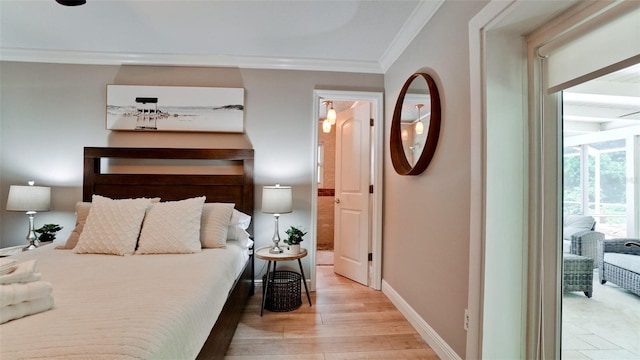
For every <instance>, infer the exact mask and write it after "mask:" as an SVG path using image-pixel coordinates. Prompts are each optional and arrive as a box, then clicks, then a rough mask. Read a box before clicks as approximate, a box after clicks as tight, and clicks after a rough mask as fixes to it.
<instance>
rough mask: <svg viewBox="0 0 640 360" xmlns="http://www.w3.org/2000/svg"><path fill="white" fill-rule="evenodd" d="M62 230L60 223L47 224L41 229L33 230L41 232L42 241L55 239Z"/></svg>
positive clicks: (39, 238)
mask: <svg viewBox="0 0 640 360" xmlns="http://www.w3.org/2000/svg"><path fill="white" fill-rule="evenodd" d="M60 230H62V226H60V225H58V224H45V225H43V226H42V227H41V228H40V229H36V230H33V231H35V232H37V233H38V234H40V236H38V240H40V241H53V240H55V239H56V233H57V232H58V231H60Z"/></svg>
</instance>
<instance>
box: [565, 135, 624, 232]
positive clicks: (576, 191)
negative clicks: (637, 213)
mask: <svg viewBox="0 0 640 360" xmlns="http://www.w3.org/2000/svg"><path fill="white" fill-rule="evenodd" d="M626 152H627V147H626V140H625V139H615V140H609V141H601V142H592V143H587V144H581V145H576V146H569V147H565V149H564V213H565V214H585V215H591V216H593V217H594V218H595V219H596V222H597V224H596V230H597V231H600V232H602V233H604V234H605V235H606V236H607V237H611V238H614V237H627V235H628V234H627V230H628V229H627V218H628V216H629V215H630V214H631V213H630V212H629V208H630V206H629V204H627V199H628V197H627V181H626V178H627V177H626V174H627V166H630V164H627V153H626ZM629 235H630V234H629Z"/></svg>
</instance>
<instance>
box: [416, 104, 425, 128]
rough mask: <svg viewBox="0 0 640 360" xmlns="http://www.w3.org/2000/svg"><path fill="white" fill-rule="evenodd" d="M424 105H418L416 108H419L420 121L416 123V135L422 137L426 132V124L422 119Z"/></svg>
mask: <svg viewBox="0 0 640 360" xmlns="http://www.w3.org/2000/svg"><path fill="white" fill-rule="evenodd" d="M423 106H424V105H423V104H417V105H416V108H418V121H417V122H416V134H418V135H420V134H422V133H423V132H424V124H423V123H422V120H421V118H420V109H422V107H423Z"/></svg>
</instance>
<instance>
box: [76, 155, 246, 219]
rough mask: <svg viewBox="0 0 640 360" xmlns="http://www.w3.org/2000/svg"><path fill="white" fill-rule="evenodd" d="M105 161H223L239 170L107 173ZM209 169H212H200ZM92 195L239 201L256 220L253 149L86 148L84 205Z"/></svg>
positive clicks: (207, 166) (244, 210) (243, 208)
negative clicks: (183, 172)
mask: <svg viewBox="0 0 640 360" xmlns="http://www.w3.org/2000/svg"><path fill="white" fill-rule="evenodd" d="M102 159H110V160H109V161H112V159H116V160H115V162H117V161H123V160H126V161H129V160H131V159H133V160H132V161H140V162H141V163H144V162H145V161H156V162H157V161H160V162H162V161H163V160H166V161H167V162H169V163H172V164H173V163H175V162H181V161H185V162H189V161H194V160H195V161H201V160H206V161H211V162H215V161H220V162H224V163H231V164H232V166H233V167H235V168H237V169H238V170H237V171H235V172H233V173H232V174H219V173H215V172H207V173H203V174H201V173H196V174H181V173H168V174H167V173H160V174H157V173H149V172H140V173H136V172H135V169H136V168H135V166H134V167H133V169H134V171H133V172H127V173H124V174H123V173H106V172H105V170H106V169H103V168H102V166H103V164H104V161H102ZM199 166H200V167H204V168H206V169H210V168H215V166H214V165H211V166H209V165H207V162H204V165H199ZM93 194H97V195H102V196H106V197H110V198H113V199H123V198H135V197H143V196H144V197H160V198H161V199H162V200H163V201H172V200H182V199H186V198H190V197H196V196H203V195H204V196H206V197H207V200H206V201H207V202H226V203H235V204H236V208H237V209H238V210H240V211H242V212H244V213H246V214H249V215H251V216H253V149H171V148H102V147H85V148H84V183H83V193H82V198H83V201H91V196H92V195H93Z"/></svg>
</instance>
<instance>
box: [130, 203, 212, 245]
mask: <svg viewBox="0 0 640 360" xmlns="http://www.w3.org/2000/svg"><path fill="white" fill-rule="evenodd" d="M204 200H205V197H204V196H201V197H197V198H191V199H186V200H180V201H168V202H161V203H157V204H153V205H151V207H150V208H149V210H148V211H147V216H146V217H145V219H144V224H143V225H142V231H141V232H140V240H139V241H138V250H136V254H189V253H195V252H200V251H201V248H202V246H201V244H200V222H201V218H202V207H203V205H204Z"/></svg>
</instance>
